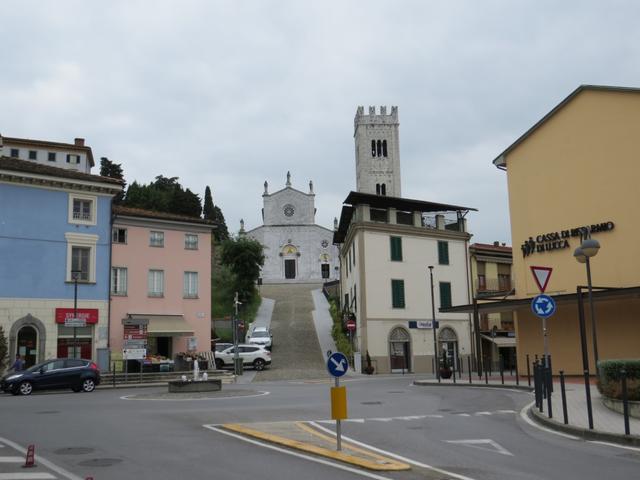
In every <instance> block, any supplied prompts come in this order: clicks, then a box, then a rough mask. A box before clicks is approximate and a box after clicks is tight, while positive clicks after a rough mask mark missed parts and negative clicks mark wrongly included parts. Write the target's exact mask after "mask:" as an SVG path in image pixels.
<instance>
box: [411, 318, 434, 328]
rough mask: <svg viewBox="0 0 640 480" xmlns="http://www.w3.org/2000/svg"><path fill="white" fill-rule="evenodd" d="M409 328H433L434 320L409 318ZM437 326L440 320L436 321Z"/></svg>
mask: <svg viewBox="0 0 640 480" xmlns="http://www.w3.org/2000/svg"><path fill="white" fill-rule="evenodd" d="M409 328H423V329H431V328H433V320H409ZM436 328H438V322H436Z"/></svg>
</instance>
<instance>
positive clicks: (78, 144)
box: [73, 138, 84, 147]
mask: <svg viewBox="0 0 640 480" xmlns="http://www.w3.org/2000/svg"><path fill="white" fill-rule="evenodd" d="M73 143H74V145H75V146H76V147H84V138H76V139H75V140H74V141H73Z"/></svg>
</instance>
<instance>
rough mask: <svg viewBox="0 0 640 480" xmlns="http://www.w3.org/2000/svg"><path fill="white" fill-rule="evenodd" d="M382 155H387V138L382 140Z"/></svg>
mask: <svg viewBox="0 0 640 480" xmlns="http://www.w3.org/2000/svg"><path fill="white" fill-rule="evenodd" d="M382 156H383V157H386V156H387V141H386V140H383V141H382Z"/></svg>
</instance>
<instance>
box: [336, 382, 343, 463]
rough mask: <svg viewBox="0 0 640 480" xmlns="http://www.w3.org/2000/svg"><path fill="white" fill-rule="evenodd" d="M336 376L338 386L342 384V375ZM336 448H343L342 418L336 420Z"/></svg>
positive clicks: (338, 449) (339, 449)
mask: <svg viewBox="0 0 640 480" xmlns="http://www.w3.org/2000/svg"><path fill="white" fill-rule="evenodd" d="M335 378H336V388H338V387H339V386H340V377H335ZM336 450H337V451H341V450H342V420H340V419H337V420H336Z"/></svg>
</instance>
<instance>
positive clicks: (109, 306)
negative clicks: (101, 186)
mask: <svg viewBox="0 0 640 480" xmlns="http://www.w3.org/2000/svg"><path fill="white" fill-rule="evenodd" d="M109 208H110V210H111V212H110V215H109V218H110V219H111V220H110V222H109V266H108V268H107V292H108V298H109V301H108V302H107V351H108V352H109V365H111V251H112V250H113V242H112V241H113V236H112V235H113V234H112V232H113V222H114V220H115V215H114V214H113V197H112V198H111V203H110V204H109ZM127 280H128V279H127Z"/></svg>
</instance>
